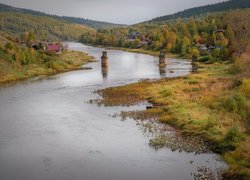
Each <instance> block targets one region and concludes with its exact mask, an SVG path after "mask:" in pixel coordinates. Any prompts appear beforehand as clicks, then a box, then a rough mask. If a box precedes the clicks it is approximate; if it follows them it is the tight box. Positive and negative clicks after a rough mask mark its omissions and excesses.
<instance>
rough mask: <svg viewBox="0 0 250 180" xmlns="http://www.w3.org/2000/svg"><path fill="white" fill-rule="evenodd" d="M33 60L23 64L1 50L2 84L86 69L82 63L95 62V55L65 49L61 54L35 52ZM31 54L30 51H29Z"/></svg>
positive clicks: (0, 74)
mask: <svg viewBox="0 0 250 180" xmlns="http://www.w3.org/2000/svg"><path fill="white" fill-rule="evenodd" d="M27 51H30V53H31V54H32V53H34V58H37V59H34V60H33V61H32V62H30V63H27V64H23V63H21V62H20V59H15V58H13V59H12V56H13V55H11V52H10V55H8V54H6V53H4V52H1V53H2V54H1V56H2V57H1V58H0V84H3V83H8V82H11V81H17V80H24V79H27V78H30V77H34V76H39V75H51V74H56V73H61V72H66V71H71V70H78V69H85V68H84V67H82V65H84V64H87V63H89V62H93V57H91V56H89V55H87V54H86V53H82V52H76V51H65V52H62V53H61V54H60V55H57V54H45V53H40V52H35V51H34V50H33V49H30V50H27ZM28 54H29V53H28Z"/></svg>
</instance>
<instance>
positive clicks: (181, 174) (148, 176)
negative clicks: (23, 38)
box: [0, 43, 226, 180]
mask: <svg viewBox="0 0 250 180" xmlns="http://www.w3.org/2000/svg"><path fill="white" fill-rule="evenodd" d="M68 44H69V48H70V49H71V50H77V51H84V52H87V53H89V54H90V55H92V56H94V57H95V58H96V60H98V62H96V63H91V64H88V65H87V66H88V67H91V68H92V69H91V70H79V71H72V72H67V73H62V74H58V75H54V76H50V77H40V78H32V79H29V80H26V81H22V82H18V83H14V84H9V85H5V86H3V87H1V88H0V179H1V180H30V179H31V180H128V179H129V180H167V179H169V180H175V179H176V180H182V179H194V176H193V175H194V173H195V172H197V169H198V168H199V167H207V168H211V169H212V170H215V169H217V168H223V167H225V166H226V165H225V163H224V162H222V161H220V160H218V159H219V157H218V156H217V155H215V154H212V153H203V154H195V153H187V152H179V151H174V152H173V151H171V150H170V149H168V148H161V149H159V150H155V149H154V148H152V147H150V146H149V145H148V141H149V139H148V137H146V136H145V135H144V134H143V133H142V131H141V130H140V129H139V127H138V126H137V125H136V122H135V121H134V120H132V119H128V120H126V121H121V118H120V117H113V116H112V115H114V114H117V113H120V111H123V110H135V109H137V110H139V109H145V104H140V105H138V106H133V107H104V106H98V105H96V104H90V103H88V101H89V100H91V99H95V98H97V95H96V94H95V93H93V92H94V91H95V90H97V89H102V88H105V87H110V86H118V85H124V84H128V83H132V82H137V81H139V80H142V79H158V78H162V77H176V76H184V75H187V74H189V73H190V71H191V70H192V66H191V64H190V62H188V61H185V60H178V59H168V65H167V67H166V68H164V69H162V68H159V66H158V58H157V57H153V56H150V55H144V54H138V53H130V52H124V51H118V50H107V51H108V56H109V64H110V66H109V69H102V68H101V65H100V56H101V53H102V51H103V49H102V48H95V47H90V46H85V45H82V44H79V43H68Z"/></svg>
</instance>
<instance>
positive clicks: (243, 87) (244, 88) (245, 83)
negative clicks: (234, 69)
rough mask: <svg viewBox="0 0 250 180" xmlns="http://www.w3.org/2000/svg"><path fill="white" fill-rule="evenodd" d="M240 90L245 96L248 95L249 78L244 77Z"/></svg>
mask: <svg viewBox="0 0 250 180" xmlns="http://www.w3.org/2000/svg"><path fill="white" fill-rule="evenodd" d="M240 92H241V93H242V94H244V95H245V96H247V97H250V79H244V80H243V81H242V85H241V87H240Z"/></svg>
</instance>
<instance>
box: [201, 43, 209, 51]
mask: <svg viewBox="0 0 250 180" xmlns="http://www.w3.org/2000/svg"><path fill="white" fill-rule="evenodd" d="M199 50H200V51H207V50H208V48H207V45H206V44H201V45H200V48H199Z"/></svg>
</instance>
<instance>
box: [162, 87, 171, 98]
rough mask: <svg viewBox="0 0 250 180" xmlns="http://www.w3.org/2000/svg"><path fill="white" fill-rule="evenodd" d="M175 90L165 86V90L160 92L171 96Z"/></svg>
mask: <svg viewBox="0 0 250 180" xmlns="http://www.w3.org/2000/svg"><path fill="white" fill-rule="evenodd" d="M173 93H174V92H173V90H172V89H170V88H165V89H163V90H161V91H160V94H161V95H162V96H163V97H169V96H172V95H173Z"/></svg>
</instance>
